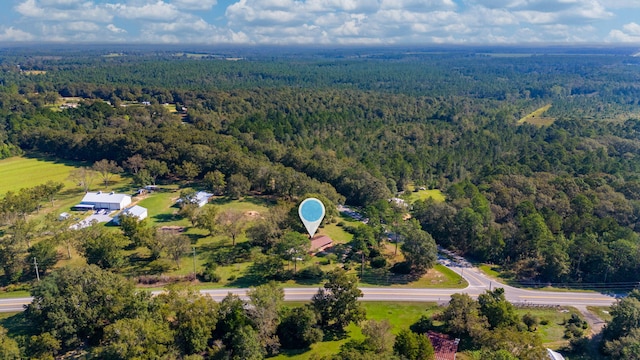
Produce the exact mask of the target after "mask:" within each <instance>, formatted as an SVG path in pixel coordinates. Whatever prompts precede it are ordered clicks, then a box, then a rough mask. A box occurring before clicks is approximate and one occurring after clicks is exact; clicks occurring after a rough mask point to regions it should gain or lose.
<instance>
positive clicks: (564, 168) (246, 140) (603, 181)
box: [0, 53, 640, 283]
mask: <svg viewBox="0 0 640 360" xmlns="http://www.w3.org/2000/svg"><path fill="white" fill-rule="evenodd" d="M165 55H166V54H165ZM14 60H15V59H14ZM23 60H25V59H24V58H23ZM637 61H638V60H637V59H636V58H632V57H626V56H610V57H604V56H603V57H588V56H573V55H563V56H551V55H549V56H534V57H512V58H500V57H488V56H475V55H474V56H470V54H460V53H455V54H442V55H439V54H422V55H420V54H417V55H416V54H412V55H409V54H405V55H398V56H391V57H381V58H368V59H334V60H331V61H329V60H327V59H322V60H319V59H317V58H315V59H314V58H312V59H309V58H304V59H300V60H299V61H297V62H296V61H292V60H290V59H270V60H266V59H262V58H261V59H257V58H253V59H250V60H243V61H239V62H228V61H220V60H190V59H171V58H169V57H166V56H161V57H160V58H158V57H154V56H140V57H136V56H133V55H132V56H125V57H115V58H87V57H74V56H66V57H65V56H63V57H59V58H51V57H44V58H43V57H37V58H36V57H34V58H31V59H29V61H28V62H23V64H24V65H23V68H20V69H19V68H18V67H17V64H16V63H15V62H13V63H12V62H11V61H10V59H9V58H5V61H4V62H3V63H2V75H1V76H2V79H3V81H4V83H5V86H3V87H2V88H1V91H0V105H1V106H0V122H1V123H2V126H0V140H1V141H2V142H3V143H4V145H3V146H4V147H3V148H4V149H7V150H6V151H5V152H6V153H8V154H13V153H16V152H19V151H21V149H22V150H29V151H40V152H44V153H48V154H52V155H54V156H57V157H61V158H70V159H74V160H85V161H89V162H94V161H99V160H102V159H106V160H109V161H114V162H115V163H116V164H117V165H118V166H125V163H126V162H128V161H130V160H131V159H132V158H133V157H135V156H139V157H141V159H142V162H143V163H144V164H146V165H145V166H146V168H145V169H144V170H143V171H142V172H141V174H140V175H138V174H136V175H137V176H138V178H139V179H140V183H143V182H144V181H149V179H151V180H152V181H155V180H158V181H175V180H186V181H192V180H201V179H204V177H205V175H206V174H209V173H213V172H216V171H217V172H219V173H221V174H222V175H223V177H224V181H226V182H229V180H230V179H231V178H232V177H234V179H236V180H237V179H242V178H240V176H242V177H243V178H246V179H247V180H248V181H249V190H248V191H254V192H259V193H263V194H273V195H275V196H281V197H286V198H290V199H292V198H296V197H298V196H301V195H303V194H305V193H309V192H313V193H320V194H323V195H324V196H326V197H327V198H328V199H330V200H331V201H334V202H335V203H341V202H343V201H344V202H346V203H348V204H352V205H359V206H363V207H367V206H372V205H374V204H377V203H378V202H379V201H381V200H383V201H385V200H388V199H389V198H390V197H391V196H392V194H395V193H396V192H398V191H405V190H408V189H411V188H412V185H417V186H425V187H427V188H439V189H444V190H446V189H448V190H446V192H447V193H448V198H447V202H446V204H433V203H423V204H417V205H416V206H415V209H414V216H415V217H416V218H418V219H419V220H420V221H421V223H422V226H423V227H424V228H425V229H426V230H428V231H429V232H430V233H431V234H432V235H433V237H434V239H435V240H436V242H438V243H439V244H442V245H444V246H448V247H451V248H454V249H457V250H459V251H461V252H463V253H466V254H469V255H472V256H474V257H475V258H477V259H478V260H482V261H492V262H495V263H499V264H501V265H504V267H505V268H506V269H510V270H512V271H513V272H514V273H515V274H516V277H517V278H519V279H526V280H535V281H541V282H576V281H577V282H585V283H610V282H634V281H638V278H637V275H636V274H638V271H637V270H638V268H639V266H640V264H639V263H638V260H637V259H636V258H637V257H634V256H631V254H633V253H634V252H635V251H636V250H637V249H638V237H637V230H638V229H636V223H637V220H638V218H639V217H638V215H639V211H640V210H638V209H639V208H640V206H638V200H639V196H638V195H637V192H638V191H637V190H638V189H639V186H638V176H637V173H638V170H640V158H639V157H638V154H639V151H640V143H639V142H638V137H637V134H638V129H640V121H639V120H637V119H635V118H634V116H633V114H634V113H637V111H638V100H639V99H638V98H637V95H638V90H637V89H638V87H637V80H638V77H639V76H640V73H639V71H638V69H640V67H638V66H633V64H635V63H636V62H637ZM27 64H28V65H27ZM21 66H22V65H21ZM30 68H31V69H37V70H41V71H45V72H46V73H44V74H41V75H26V74H24V73H23V72H21V71H20V70H28V69H30ZM60 95H64V96H81V97H83V98H85V99H86V100H85V101H84V102H83V103H82V104H81V105H80V106H79V107H78V108H76V109H66V110H62V111H54V110H51V109H50V106H47V104H51V103H53V102H55V101H56V100H57V99H58V96H60ZM105 101H109V102H110V103H111V105H109V104H108V103H106V102H105ZM142 101H145V102H147V101H148V102H149V103H150V104H151V105H146V106H143V105H142V104H141V103H132V102H142ZM165 102H170V103H171V105H169V106H163V105H162V104H163V103H165ZM546 104H552V107H551V111H552V113H550V114H551V115H553V116H554V117H556V121H555V122H554V123H553V124H552V125H550V126H547V127H543V128H538V127H534V126H531V125H527V124H522V125H517V124H516V122H517V120H518V119H519V118H521V117H522V116H524V115H526V114H527V113H529V112H530V111H532V110H534V109H536V108H538V107H540V106H543V105H546ZM114 105H115V106H114ZM120 105H125V106H120ZM173 107H175V108H176V109H179V113H176V112H173V111H172V108H173ZM183 107H184V108H186V111H185V110H183ZM585 118H589V119H593V120H586V119H585ZM619 118H621V119H623V120H620V121H618V120H615V119H619ZM594 120H596V121H594ZM600 120H606V121H600ZM143 180H144V181H143ZM374 233H376V234H381V233H382V232H380V231H376V232H374ZM374 241H375V239H374ZM578 250H579V251H578Z"/></svg>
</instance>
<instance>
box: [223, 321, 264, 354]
mask: <svg viewBox="0 0 640 360" xmlns="http://www.w3.org/2000/svg"><path fill="white" fill-rule="evenodd" d="M228 348H229V350H230V353H231V359H232V360H261V359H264V357H265V355H266V353H265V349H264V348H263V347H262V344H261V343H260V339H259V336H258V333H257V332H256V331H255V330H254V329H253V328H252V327H251V326H248V325H247V326H243V327H241V328H239V329H238V330H237V331H236V332H234V333H233V334H231V342H230V344H229V346H228Z"/></svg>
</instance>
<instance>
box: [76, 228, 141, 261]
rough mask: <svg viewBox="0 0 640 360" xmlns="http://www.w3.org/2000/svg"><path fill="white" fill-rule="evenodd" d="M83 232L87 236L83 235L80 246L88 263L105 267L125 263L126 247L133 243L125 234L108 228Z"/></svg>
mask: <svg viewBox="0 0 640 360" xmlns="http://www.w3.org/2000/svg"><path fill="white" fill-rule="evenodd" d="M83 230H84V229H83ZM82 234H84V235H85V236H82V240H80V242H79V247H80V251H81V252H82V255H84V257H85V258H86V259H87V263H88V264H95V265H98V266H99V267H101V268H103V269H111V268H119V267H121V266H122V265H124V262H125V260H126V258H125V253H124V248H125V247H127V246H128V245H129V244H130V243H131V242H130V241H129V239H127V238H126V237H125V236H124V235H122V234H119V233H114V232H111V231H106V230H101V231H97V233H96V232H93V231H89V230H85V231H83V232H82Z"/></svg>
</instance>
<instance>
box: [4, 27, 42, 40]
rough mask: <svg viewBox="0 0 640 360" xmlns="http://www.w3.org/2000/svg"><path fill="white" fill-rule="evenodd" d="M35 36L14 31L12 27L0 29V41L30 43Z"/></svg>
mask: <svg viewBox="0 0 640 360" xmlns="http://www.w3.org/2000/svg"><path fill="white" fill-rule="evenodd" d="M34 39H35V36H33V35H32V34H30V33H28V32H26V31H23V30H20V29H16V28H14V27H13V26H11V27H8V28H4V29H2V28H0V41H31V40H34Z"/></svg>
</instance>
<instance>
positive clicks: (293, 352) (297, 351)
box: [279, 347, 311, 357]
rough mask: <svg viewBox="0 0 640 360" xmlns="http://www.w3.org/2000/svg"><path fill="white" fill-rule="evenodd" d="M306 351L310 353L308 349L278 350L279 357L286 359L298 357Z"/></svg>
mask: <svg viewBox="0 0 640 360" xmlns="http://www.w3.org/2000/svg"><path fill="white" fill-rule="evenodd" d="M308 351H311V348H310V347H306V348H303V349H280V354H279V355H282V356H286V357H294V356H300V355H302V354H304V353H306V352H308Z"/></svg>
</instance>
